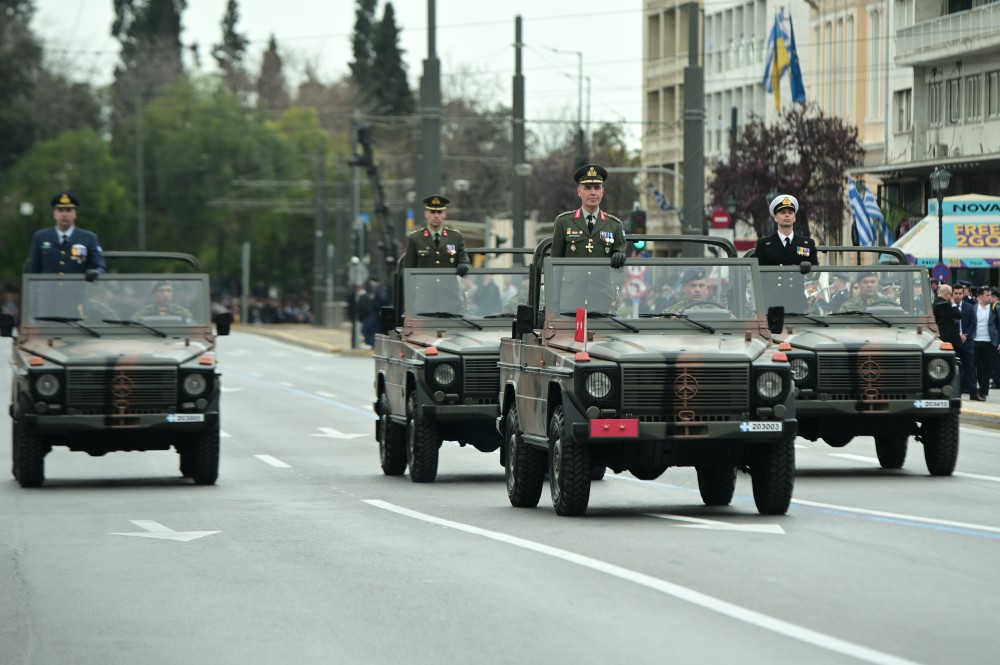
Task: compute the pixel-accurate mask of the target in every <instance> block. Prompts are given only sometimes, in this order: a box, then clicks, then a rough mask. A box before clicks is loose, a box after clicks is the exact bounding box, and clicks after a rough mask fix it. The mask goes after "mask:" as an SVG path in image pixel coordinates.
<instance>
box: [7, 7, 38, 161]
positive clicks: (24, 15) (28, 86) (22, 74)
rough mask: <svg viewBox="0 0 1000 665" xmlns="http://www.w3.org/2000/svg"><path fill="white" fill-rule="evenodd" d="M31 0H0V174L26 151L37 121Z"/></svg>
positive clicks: (35, 57)
mask: <svg viewBox="0 0 1000 665" xmlns="http://www.w3.org/2000/svg"><path fill="white" fill-rule="evenodd" d="M34 12H35V8H34V3H33V2H32V1H31V0H0V137H3V138H2V140H0V175H2V174H3V173H4V171H6V170H7V169H8V168H10V167H11V166H12V165H13V164H14V163H15V162H16V161H17V159H18V158H19V157H20V156H21V155H23V154H25V153H26V152H27V151H28V149H29V148H30V147H31V144H32V143H33V142H34V140H35V138H36V136H37V132H38V125H37V119H36V117H35V114H34V113H33V100H32V96H33V93H34V91H35V87H36V83H37V80H38V77H39V75H40V73H41V69H42V48H41V45H40V44H39V43H38V40H37V39H36V38H35V36H34V34H32V32H31V30H30V29H29V24H30V23H31V19H32V17H33V16H34Z"/></svg>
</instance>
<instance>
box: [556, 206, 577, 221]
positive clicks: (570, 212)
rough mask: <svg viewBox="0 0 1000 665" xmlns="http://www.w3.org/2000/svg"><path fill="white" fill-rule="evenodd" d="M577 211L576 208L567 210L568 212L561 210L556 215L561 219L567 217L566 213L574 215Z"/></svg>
mask: <svg viewBox="0 0 1000 665" xmlns="http://www.w3.org/2000/svg"><path fill="white" fill-rule="evenodd" d="M575 212H576V209H575V208H574V209H573V210H567V211H566V212H561V213H559V214H558V215H556V219H559V218H560V217H565V216H566V215H572V214H573V213H575Z"/></svg>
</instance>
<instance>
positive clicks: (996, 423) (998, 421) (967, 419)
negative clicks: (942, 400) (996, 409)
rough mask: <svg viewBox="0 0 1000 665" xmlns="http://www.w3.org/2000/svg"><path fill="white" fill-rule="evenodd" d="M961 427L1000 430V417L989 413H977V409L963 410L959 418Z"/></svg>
mask: <svg viewBox="0 0 1000 665" xmlns="http://www.w3.org/2000/svg"><path fill="white" fill-rule="evenodd" d="M959 425H972V426H973V427H983V428H986V429H1000V416H998V415H997V414H995V413H990V412H989V411H976V410H975V409H964V408H963V409H962V414H961V415H960V416H959Z"/></svg>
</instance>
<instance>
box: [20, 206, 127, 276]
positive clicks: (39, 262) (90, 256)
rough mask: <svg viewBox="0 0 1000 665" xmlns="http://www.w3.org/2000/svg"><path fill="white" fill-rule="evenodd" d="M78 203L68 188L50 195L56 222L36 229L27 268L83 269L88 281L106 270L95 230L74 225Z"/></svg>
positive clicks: (63, 271)
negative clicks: (66, 190)
mask: <svg viewBox="0 0 1000 665" xmlns="http://www.w3.org/2000/svg"><path fill="white" fill-rule="evenodd" d="M77 205H79V201H78V200H77V198H76V197H75V196H73V195H72V194H70V193H69V192H60V193H59V194H56V196H55V197H54V198H53V199H52V217H53V218H54V219H55V221H56V225H55V226H54V227H49V228H47V229H41V230H39V231H36V232H35V235H34V237H33V238H32V239H31V259H30V262H29V265H28V272H32V273H38V272H40V273H52V274H58V275H64V274H79V273H84V274H86V276H87V281H93V280H95V279H97V275H98V274H99V273H102V272H107V271H108V269H107V266H106V265H105V264H104V252H103V250H102V249H101V244H100V242H99V241H98V239H97V234H96V233H93V232H91V231H86V230H84V229H81V228H79V227H77V226H76V208H77Z"/></svg>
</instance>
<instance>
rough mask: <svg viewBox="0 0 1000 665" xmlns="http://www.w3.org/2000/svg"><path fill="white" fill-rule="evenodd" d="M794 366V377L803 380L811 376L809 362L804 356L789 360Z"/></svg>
mask: <svg viewBox="0 0 1000 665" xmlns="http://www.w3.org/2000/svg"><path fill="white" fill-rule="evenodd" d="M788 364H789V365H791V368H792V378H793V379H795V380H796V381H802V380H804V379H805V378H806V377H808V376H809V363H808V362H806V360H805V359H804V358H792V359H790V360H789V362H788Z"/></svg>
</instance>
